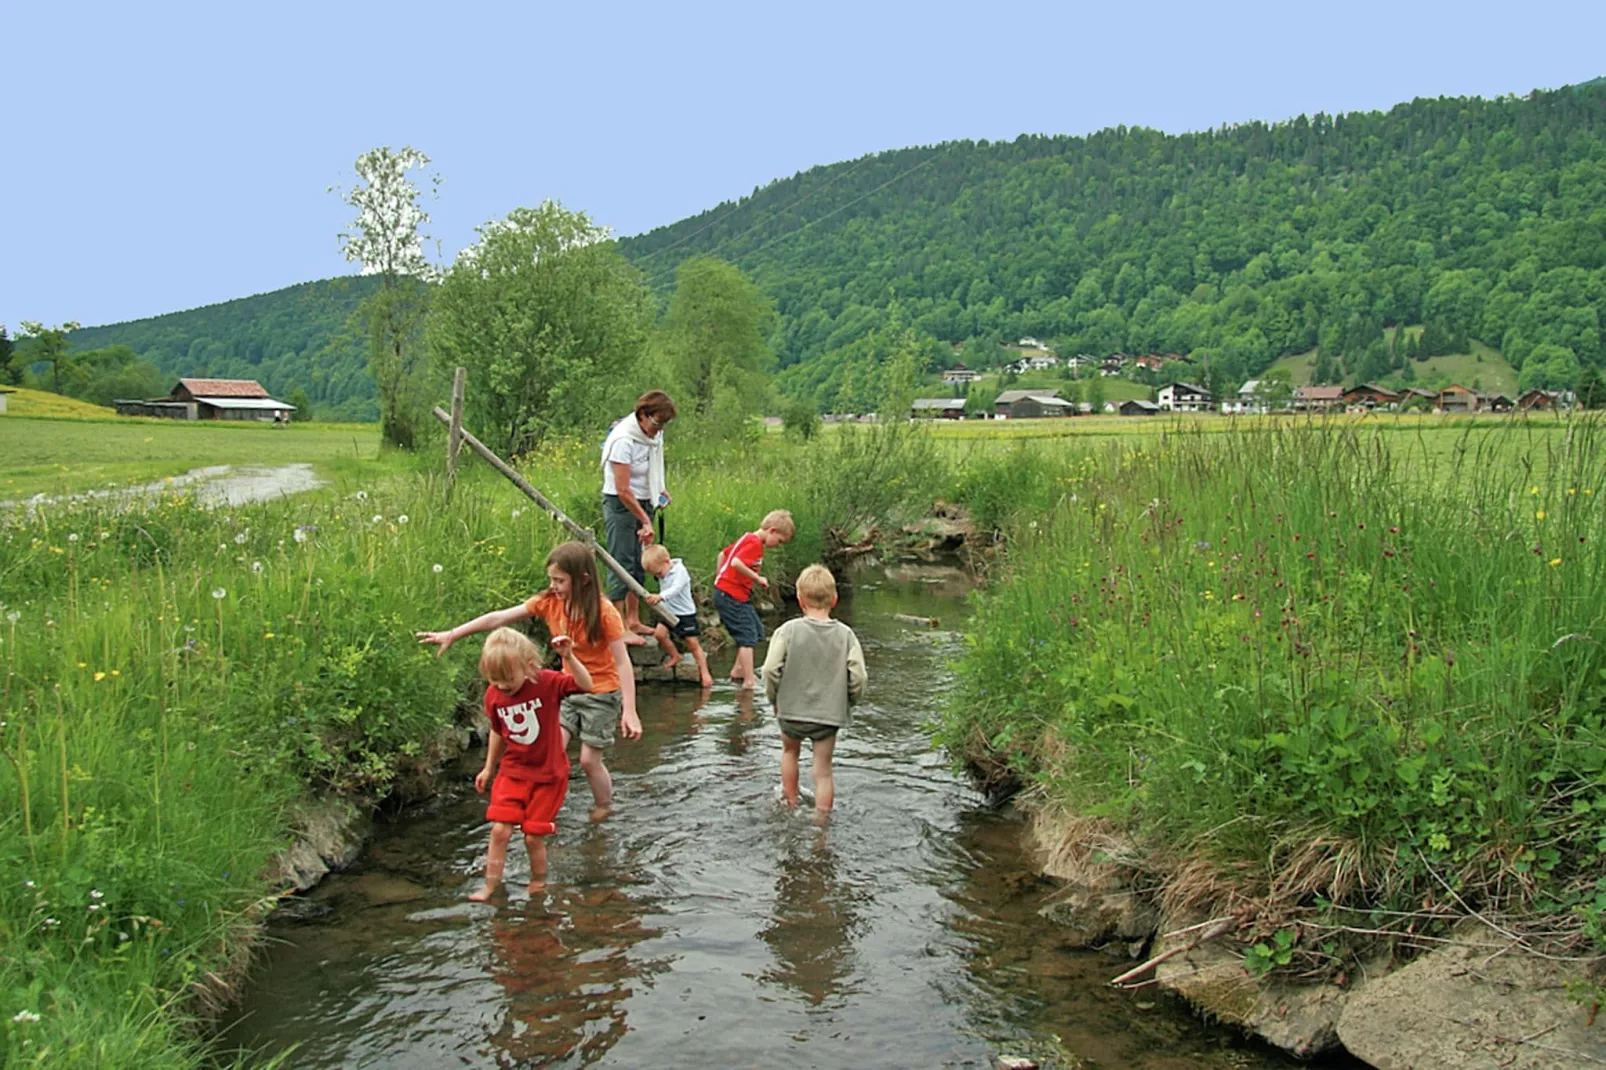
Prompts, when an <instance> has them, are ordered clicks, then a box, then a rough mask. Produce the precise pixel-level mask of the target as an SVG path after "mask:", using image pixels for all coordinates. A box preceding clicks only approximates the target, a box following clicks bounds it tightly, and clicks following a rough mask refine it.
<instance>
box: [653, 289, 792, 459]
mask: <svg viewBox="0 0 1606 1070" xmlns="http://www.w3.org/2000/svg"><path fill="white" fill-rule="evenodd" d="M774 320H775V309H774V306H773V305H772V304H771V302H770V300H769V299H768V298H767V297H765V296H764V295H763V294H762V293H761V292H760V291H759V289H758V287H757V286H754V285H753V282H752V280H751V279H749V278H748V277H747V276H746V275H744V274H742V272H741V270H740V269H739V268H737V267H736V266H735V265H733V264H728V263H726V262H725V261H723V260H716V259H714V258H713V257H693V258H691V259H689V260H685V261H682V262H681V265H680V267H679V268H678V269H677V270H676V275H675V293H674V296H673V297H672V298H670V301H669V311H668V313H667V314H666V315H665V317H664V322H663V325H662V327H661V328H660V330H659V332H658V335H659V337H658V348H659V350H660V352H661V353H662V354H663V356H664V357H665V359H666V360H667V362H668V365H669V369H670V374H671V375H672V376H673V377H674V382H675V387H676V390H677V395H676V396H677V397H682V398H683V399H684V400H683V401H682V404H684V405H686V406H687V408H688V409H690V410H691V412H693V413H694V414H695V415H696V416H698V417H700V418H702V419H705V420H713V421H715V423H716V424H719V425H725V426H734V427H740V426H742V425H744V424H745V422H746V420H747V419H748V417H750V416H751V415H753V414H754V413H756V412H757V411H758V410H759V408H760V406H761V405H762V403H763V399H764V395H765V391H766V389H767V387H766V373H768V372H769V371H770V366H771V365H772V364H773V363H774V360H773V358H772V357H771V356H770V348H769V343H768V341H767V339H768V337H769V334H770V331H771V330H772V329H773V327H774Z"/></svg>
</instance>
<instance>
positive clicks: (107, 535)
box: [100, 531, 112, 539]
mask: <svg viewBox="0 0 1606 1070" xmlns="http://www.w3.org/2000/svg"><path fill="white" fill-rule="evenodd" d="M100 537H101V538H102V539H109V538H111V537H112V533H111V532H109V531H103V532H101V533H100Z"/></svg>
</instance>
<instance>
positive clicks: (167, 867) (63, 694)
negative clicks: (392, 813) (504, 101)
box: [0, 428, 944, 1070]
mask: <svg viewBox="0 0 1606 1070" xmlns="http://www.w3.org/2000/svg"><path fill="white" fill-rule="evenodd" d="M906 431H907V429H903V428H891V429H885V430H882V429H869V430H866V431H865V432H864V433H862V434H860V433H852V434H849V435H845V436H835V437H833V438H832V439H831V440H829V441H826V440H823V439H822V440H820V441H818V442H816V443H813V444H811V445H809V446H808V447H806V448H801V447H796V446H793V445H791V444H790V443H787V442H783V441H776V442H773V443H748V444H719V443H714V444H706V445H699V444H697V443H696V442H695V441H686V442H683V443H680V444H677V445H675V446H674V447H672V450H673V452H672V454H671V458H670V471H669V475H670V480H671V483H670V485H671V489H672V490H673V491H674V493H675V494H676V496H677V501H676V503H675V504H674V505H673V506H672V508H671V511H670V516H669V518H668V545H669V546H670V547H671V549H672V550H673V551H674V552H675V553H677V554H679V555H681V556H684V557H685V558H686V560H687V562H688V564H689V565H690V566H691V568H692V570H693V572H694V574H696V576H697V577H698V580H699V583H700V585H701V586H702V588H703V590H705V591H706V589H707V587H706V584H707V581H708V579H709V578H710V577H711V574H712V569H713V561H714V556H715V554H716V553H717V551H718V549H719V547H720V546H722V545H723V544H724V542H726V541H729V540H730V539H732V538H734V537H735V536H736V535H737V534H739V533H740V532H741V531H744V530H750V529H751V528H752V527H754V526H756V524H757V522H758V520H759V518H760V517H762V515H763V513H764V512H765V511H766V510H768V509H771V508H782V507H789V508H791V509H793V510H794V512H795V513H796V514H797V516H798V520H799V525H800V534H799V538H798V539H797V540H796V541H795V542H794V543H793V544H791V545H789V546H787V547H784V548H783V549H782V550H781V551H780V552H778V553H776V554H775V555H773V557H772V558H771V559H770V560H767V561H766V571H767V572H770V573H771V574H784V573H788V572H795V571H796V569H798V568H800V567H801V566H802V565H803V564H806V563H807V562H808V561H810V560H813V559H815V558H816V557H818V556H819V554H820V552H821V549H822V545H823V540H824V539H825V538H826V533H827V531H828V529H831V528H834V527H842V526H849V527H851V526H855V525H859V524H863V523H868V522H871V520H872V519H873V518H883V519H884V518H889V517H890V518H896V517H897V516H899V515H900V514H901V511H902V510H904V509H909V510H911V511H912V512H918V511H922V510H923V509H924V508H925V506H926V505H928V504H929V502H930V500H931V498H932V497H933V496H934V495H935V494H936V493H938V492H940V490H941V489H942V488H941V487H940V486H939V485H938V483H939V482H940V479H939V477H940V474H941V472H942V471H944V470H943V469H940V468H936V467H931V466H928V465H926V464H925V463H924V462H923V460H922V458H923V457H925V456H926V453H927V452H929V444H927V443H926V442H925V440H924V438H922V437H920V436H914V437H912V438H909V437H905V436H906ZM229 433H233V432H225V434H229ZM261 437H262V439H263V440H265V441H269V442H279V441H283V440H285V439H287V438H288V437H289V433H288V432H265V433H263V434H262V436H261ZM597 463H598V462H597V453H596V444H595V443H591V442H586V443H575V444H568V445H565V444H553V445H552V446H550V447H549V448H547V449H546V450H544V451H542V452H540V453H538V454H535V455H533V456H530V457H528V458H525V459H524V461H523V468H524V470H525V471H526V473H527V474H528V475H529V476H530V478H531V479H532V481H533V482H534V483H535V484H536V485H537V486H538V487H540V488H542V489H543V490H545V491H546V492H548V493H549V494H550V495H552V496H553V497H554V498H555V499H557V500H558V502H559V503H560V504H561V505H563V506H564V507H565V508H567V509H569V510H570V511H572V512H573V514H574V515H575V516H576V517H577V518H578V519H580V520H582V521H583V522H589V521H594V520H595V519H596V516H597V512H598V505H597V481H598V472H597ZM425 464H426V461H425V460H424V459H419V460H418V461H416V462H413V461H409V460H407V459H405V458H398V457H394V456H392V457H387V458H385V459H383V461H382V462H381V463H379V464H378V465H374V464H369V465H368V466H367V467H365V468H364V469H363V471H362V473H361V477H360V478H358V479H356V480H353V479H351V478H350V473H349V472H348V473H347V474H346V475H345V476H339V473H337V476H339V478H340V481H339V482H338V483H337V485H336V486H335V487H333V488H331V489H330V490H328V491H325V492H320V493H317V494H311V495H305V496H301V497H297V498H293V499H289V500H281V501H278V502H274V503H268V504H262V505H255V506H249V507H243V508H232V509H206V508H201V507H199V506H197V505H196V504H194V503H193V502H192V501H190V500H189V499H187V498H185V497H183V496H182V495H179V494H172V495H168V496H165V497H163V498H162V499H161V500H159V501H156V502H152V503H148V504H143V503H142V504H141V505H139V506H138V507H137V508H128V509H121V508H118V507H115V506H114V505H113V504H112V503H110V502H108V501H106V500H99V501H94V502H76V503H69V504H66V505H62V506H59V507H55V508H50V509H45V510H41V511H39V512H37V513H29V512H26V511H22V510H12V511H10V512H4V513H0V592H3V599H4V605H3V607H0V671H3V672H4V678H3V681H0V750H3V752H4V755H5V758H6V762H5V768H4V770H3V772H0V871H3V872H4V873H5V874H6V878H5V880H4V881H3V882H0V943H3V945H4V947H5V955H4V956H3V957H0V1008H3V1009H4V1013H3V1015H0V1064H4V1065H7V1066H37V1067H51V1068H53V1070H55V1068H61V1067H85V1068H89V1067H95V1068H99V1067H106V1066H138V1067H142V1068H144V1067H175V1068H177V1067H194V1066H199V1065H203V1063H204V1060H205V1051H204V1045H202V1044H201V1042H200V1041H199V1040H198V1039H197V1038H198V1034H197V1033H196V1031H194V1030H193V1029H191V1028H190V1027H189V1026H188V1025H187V1024H186V1020H185V1014H186V1012H187V1011H188V1010H189V1009H191V1008H192V1007H193V1006H194V1003H193V1000H192V996H193V993H194V992H195V991H196V990H197V987H198V986H199V987H209V986H213V982H212V980H211V978H212V976H213V974H214V972H215V971H219V970H222V969H224V968H225V966H226V964H228V963H229V962H230V961H233V959H234V955H233V952H235V951H237V950H238V948H239V947H240V946H241V944H242V942H245V941H249V939H250V934H251V932H252V931H253V926H254V922H255V919H256V918H257V917H258V916H259V915H260V912H261V906H262V904H263V902H264V899H265V897H268V896H271V895H272V894H273V893H275V892H276V891H278V889H277V888H275V887H274V886H273V884H272V882H271V880H270V878H269V869H270V860H271V858H272V856H273V854H274V853H275V851H276V850H278V849H279V848H280V847H282V846H283V845H284V844H285V843H286V842H287V839H288V836H289V829H288V822H289V813H290V809H291V807H292V805H293V804H294V803H295V802H296V801H297V800H298V799H300V798H302V797H304V796H305V795H306V794H307V793H309V792H320V791H325V792H328V791H332V792H340V793H345V794H349V795H353V796H358V797H362V798H369V799H372V798H377V797H380V796H382V795H383V794H384V793H385V792H386V791H387V790H388V788H389V786H390V785H391V784H392V783H393V782H394V781H395V780H396V778H397V777H398V776H399V775H401V774H403V773H404V772H406V771H407V770H408V769H409V768H410V767H412V766H414V765H417V764H419V763H425V764H427V761H428V759H429V754H428V749H429V744H430V741H431V740H432V739H433V738H435V736H436V734H437V732H438V731H439V729H440V728H441V727H442V726H443V725H444V724H445V723H447V721H448V720H449V719H450V718H451V717H452V716H453V714H454V711H455V709H456V707H457V705H458V703H459V702H460V700H461V699H462V698H463V697H464V696H465V695H467V694H469V693H471V691H472V686H473V685H472V682H471V678H472V675H473V649H472V645H471V646H470V647H469V648H465V649H463V650H461V651H453V652H452V654H451V655H450V656H448V657H447V658H446V659H444V660H440V661H437V660H436V659H434V658H433V657H432V656H430V655H429V654H428V653H427V652H426V651H425V650H423V649H421V648H420V647H419V646H418V645H417V643H416V642H415V641H414V640H413V638H412V633H413V632H414V630H416V629H419V628H433V627H443V626H446V625H448V624H450V623H453V622H456V621H459V620H463V619H466V618H468V617H470V616H473V615H475V614H477V613H479V612H481V611H483V610H485V609H487V608H490V607H500V606H507V605H511V604H513V603H514V602H517V601H519V600H521V599H522V598H524V597H525V596H527V595H529V594H530V593H532V592H534V591H535V590H538V589H539V588H540V587H542V586H544V584H545V581H544V571H543V561H544V558H545V555H546V553H547V551H548V549H549V548H550V547H551V546H552V545H554V544H555V543H556V542H558V541H560V540H561V539H562V538H563V537H564V536H563V534H562V533H561V532H560V531H559V530H558V528H557V526H556V525H555V524H554V523H552V522H551V521H549V520H548V519H547V518H546V517H545V515H544V514H542V513H541V512H540V511H539V510H538V509H536V508H535V507H534V506H533V505H532V504H531V503H529V502H528V501H525V500H524V499H522V498H521V497H519V496H518V495H517V492H516V491H514V490H513V489H512V488H511V487H510V486H508V485H507V484H506V483H504V482H503V481H501V480H500V477H496V476H494V474H492V473H490V472H489V471H488V470H486V469H484V468H483V466H480V467H473V466H471V467H470V468H469V469H468V470H467V471H466V472H465V476H464V481H463V483H462V485H461V486H460V488H459V491H458V494H457V497H456V498H455V500H454V502H453V504H452V506H451V508H450V509H449V510H448V509H446V508H444V507H443V505H442V499H443V494H442V488H441V486H440V482H439V479H438V478H437V477H436V476H435V475H434V474H433V473H432V472H429V471H425V470H424V469H423V467H422V466H423V465H425ZM922 499H923V501H922ZM894 522H895V520H894ZM225 980H226V979H225Z"/></svg>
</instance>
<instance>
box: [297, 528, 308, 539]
mask: <svg viewBox="0 0 1606 1070" xmlns="http://www.w3.org/2000/svg"><path fill="white" fill-rule="evenodd" d="M295 536H296V542H306V541H307V529H306V528H304V527H299V528H296V531H295Z"/></svg>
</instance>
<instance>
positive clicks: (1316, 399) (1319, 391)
mask: <svg viewBox="0 0 1606 1070" xmlns="http://www.w3.org/2000/svg"><path fill="white" fill-rule="evenodd" d="M1342 404H1344V388H1343V387H1341V386H1296V387H1294V411H1295V412H1326V411H1327V410H1329V409H1336V408H1338V407H1339V406H1340V405H1342Z"/></svg>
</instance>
